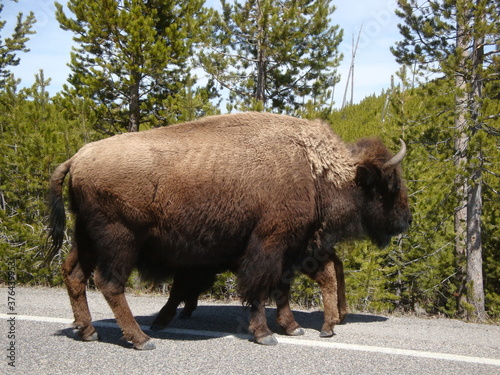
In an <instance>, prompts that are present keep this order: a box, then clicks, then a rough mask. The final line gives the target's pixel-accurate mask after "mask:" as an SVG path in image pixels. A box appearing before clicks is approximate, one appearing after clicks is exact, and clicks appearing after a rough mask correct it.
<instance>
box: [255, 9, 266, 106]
mask: <svg viewBox="0 0 500 375" xmlns="http://www.w3.org/2000/svg"><path fill="white" fill-rule="evenodd" d="M257 7H258V8H257V14H258V15H257V27H258V29H259V32H258V36H257V85H256V87H255V96H254V98H255V100H256V101H257V102H261V103H262V104H263V107H265V103H266V91H265V90H266V69H267V61H266V53H265V50H264V46H265V38H266V35H265V34H266V30H265V29H264V21H263V19H262V17H264V15H263V11H262V8H261V3H260V1H257Z"/></svg>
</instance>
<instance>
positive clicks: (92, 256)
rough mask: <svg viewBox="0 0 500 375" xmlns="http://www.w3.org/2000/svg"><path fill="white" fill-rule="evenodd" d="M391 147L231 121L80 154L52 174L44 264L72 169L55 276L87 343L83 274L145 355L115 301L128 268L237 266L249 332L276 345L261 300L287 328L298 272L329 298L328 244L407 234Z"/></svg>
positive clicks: (320, 131)
mask: <svg viewBox="0 0 500 375" xmlns="http://www.w3.org/2000/svg"><path fill="white" fill-rule="evenodd" d="M401 143H402V148H401V150H400V151H399V152H398V153H397V154H396V155H394V156H393V155H392V154H391V153H390V151H389V150H388V149H387V148H386V147H385V146H384V145H383V144H382V142H381V141H380V140H378V139H361V140H359V141H358V142H356V143H355V144H353V145H346V144H345V143H344V142H342V140H341V139H340V138H339V137H338V136H337V135H335V134H334V133H333V131H332V130H331V129H330V127H329V126H328V125H326V124H325V123H323V122H320V121H309V120H303V119H297V118H293V117H289V116H282V115H275V114H268V113H240V114H230V115H221V116H212V117H206V118H203V119H200V120H197V121H193V122H188V123H185V124H179V125H173V126H168V127H162V128H156V129H152V130H148V131H143V132H139V133H127V134H121V135H116V136H113V137H110V138H107V139H104V140H100V141H97V142H93V143H90V144H87V145H85V146H84V147H82V148H81V149H80V150H79V151H78V152H77V153H76V154H75V155H74V156H73V157H72V158H70V159H69V160H67V161H66V162H64V163H62V164H61V165H60V166H59V167H57V169H56V170H55V171H54V173H53V175H52V177H51V180H50V202H49V204H50V216H49V226H50V236H51V238H52V246H51V247H50V248H49V251H48V254H47V257H48V259H52V258H53V257H54V256H55V254H57V253H58V251H59V249H60V248H61V246H62V242H63V237H64V236H63V234H64V226H65V209H64V201H63V196H62V190H63V181H64V179H65V176H66V175H67V174H68V173H69V174H70V179H69V200H70V207H71V210H72V212H73V213H74V216H75V228H74V239H73V245H72V248H71V251H70V253H69V254H68V255H67V257H66V259H65V260H64V262H63V264H62V274H63V278H64V282H65V284H66V287H67V290H68V294H69V298H70V302H71V306H72V309H73V314H74V318H75V323H74V324H75V326H76V327H77V329H78V332H79V335H80V336H81V338H82V339H83V340H95V339H97V337H98V336H97V332H96V330H95V328H94V327H93V325H92V323H91V316H90V311H89V308H88V305H87V299H86V292H85V290H86V284H87V280H88V279H89V277H90V275H91V274H92V272H94V281H95V284H96V285H97V287H98V288H99V289H100V290H101V292H102V294H103V295H104V297H105V299H106V300H107V302H108V303H109V305H110V307H111V309H112V311H113V313H114V315H115V317H116V320H117V322H118V324H119V326H120V328H121V330H122V331H123V334H124V338H125V339H127V340H129V341H131V342H132V343H133V346H134V347H135V348H136V349H153V348H154V344H153V343H152V341H151V339H150V337H149V336H147V335H146V334H145V333H144V332H143V331H142V330H141V329H140V327H139V325H138V324H137V322H136V321H135V319H134V317H133V315H132V312H131V311H130V308H129V306H128V304H127V301H126V299H125V294H124V290H125V284H126V282H127V280H128V278H129V276H130V274H131V272H132V270H133V269H134V268H136V269H138V271H139V273H140V274H141V275H142V276H143V277H144V278H146V279H151V280H161V279H163V278H165V277H166V276H169V275H171V274H173V273H175V272H178V270H183V269H186V270H191V271H192V270H197V269H198V270H200V272H201V271H203V270H209V272H208V273H210V272H214V270H219V269H236V271H237V275H238V286H239V293H240V295H241V298H242V300H243V302H244V303H246V304H247V305H249V306H250V311H251V313H250V324H249V330H250V332H252V333H253V335H254V337H255V340H256V341H257V342H259V343H262V344H275V343H276V340H275V339H274V336H273V335H272V332H271V331H270V330H269V328H268V326H267V322H266V315H265V302H266V301H267V300H268V299H269V298H272V299H275V300H276V301H277V302H278V312H279V316H278V321H280V320H281V323H280V324H282V325H284V326H285V329H286V330H287V331H288V330H290V331H293V329H294V327H293V325H294V324H296V323H295V321H294V320H293V315H292V316H290V315H291V311H289V307H288V289H289V286H290V281H291V279H292V278H293V273H294V272H295V271H296V270H303V271H305V272H306V273H308V274H310V275H311V276H312V277H313V278H315V279H317V280H318V281H319V282H320V286H321V285H323V286H322V289H324V290H323V292H324V293H326V295H327V296H329V297H328V298H330V297H331V298H334V299H335V301H336V298H337V295H336V293H337V283H336V276H335V274H336V272H335V266H334V264H335V262H334V255H332V251H331V249H332V246H333V245H334V244H336V243H338V242H340V241H344V240H348V239H353V238H364V237H368V238H370V239H371V240H372V241H373V242H374V243H375V244H376V245H378V246H386V245H387V244H388V243H389V242H390V239H391V237H392V236H395V235H398V234H400V233H402V232H404V231H405V230H407V228H408V227H409V225H410V222H411V213H410V210H409V205H408V197H407V192H406V188H405V186H404V183H403V180H402V177H401V166H400V164H401V161H402V159H403V157H404V155H405V151H406V147H405V145H404V142H402V141H401ZM210 270H212V271H210ZM325 306H326V303H325ZM330 306H333V305H332V304H330ZM325 313H326V311H325ZM280 314H281V317H280ZM160 315H161V314H160ZM327 320H328V319H327V316H326V315H325V324H326V323H327ZM290 324H291V325H290ZM331 328H333V326H332V327H331Z"/></svg>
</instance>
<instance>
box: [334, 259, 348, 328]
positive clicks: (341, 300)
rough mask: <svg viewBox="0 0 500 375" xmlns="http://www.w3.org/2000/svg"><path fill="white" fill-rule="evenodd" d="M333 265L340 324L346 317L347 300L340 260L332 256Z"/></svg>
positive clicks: (342, 267)
mask: <svg viewBox="0 0 500 375" xmlns="http://www.w3.org/2000/svg"><path fill="white" fill-rule="evenodd" d="M333 263H334V265H335V276H336V279H337V302H338V309H339V323H342V322H343V321H344V319H345V317H346V316H347V299H346V295H345V276H344V265H343V263H342V260H340V258H339V257H338V256H337V254H333Z"/></svg>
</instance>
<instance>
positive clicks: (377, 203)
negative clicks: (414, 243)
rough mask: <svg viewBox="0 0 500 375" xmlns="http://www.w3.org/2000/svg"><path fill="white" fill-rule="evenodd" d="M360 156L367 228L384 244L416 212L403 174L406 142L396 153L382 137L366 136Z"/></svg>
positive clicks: (404, 227)
mask: <svg viewBox="0 0 500 375" xmlns="http://www.w3.org/2000/svg"><path fill="white" fill-rule="evenodd" d="M355 150H356V152H357V153H358V156H359V157H360V159H359V160H360V162H359V164H358V166H357V170H356V185H357V186H358V188H359V189H360V191H361V198H360V199H361V210H362V212H361V220H362V225H363V228H364V231H365V233H366V234H368V236H369V237H370V239H371V240H372V241H373V242H375V243H376V244H377V245H378V246H380V247H385V246H387V245H388V244H389V242H390V240H391V237H393V236H396V235H398V234H400V233H403V232H405V231H406V230H407V229H408V227H409V226H410V223H411V220H412V215H411V212H410V208H409V205H408V194H407V191H406V186H405V184H404V182H403V180H402V177H401V161H402V160H403V158H404V156H405V154H406V145H405V143H404V142H403V140H401V150H400V151H399V152H398V153H397V154H396V155H394V156H392V154H391V153H390V152H389V151H388V150H387V148H386V147H385V146H384V145H383V144H382V142H381V141H380V140H378V139H362V140H360V141H359V142H358V143H357V144H356V145H355Z"/></svg>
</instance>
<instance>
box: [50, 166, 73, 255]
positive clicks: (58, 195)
mask: <svg viewBox="0 0 500 375" xmlns="http://www.w3.org/2000/svg"><path fill="white" fill-rule="evenodd" d="M70 166H71V159H70V160H67V161H66V162H64V163H63V164H61V165H59V166H58V167H57V168H56V170H55V171H54V173H53V174H52V177H51V179H50V188H49V223H48V224H49V241H48V242H50V243H49V244H48V246H47V255H46V259H45V260H46V262H47V263H49V262H50V261H51V260H52V259H53V258H54V256H55V255H56V254H57V253H58V252H59V250H60V249H61V247H62V244H63V240H64V228H65V226H66V213H65V210H64V200H63V181H64V178H65V177H66V175H67V174H68V172H69V169H70Z"/></svg>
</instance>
